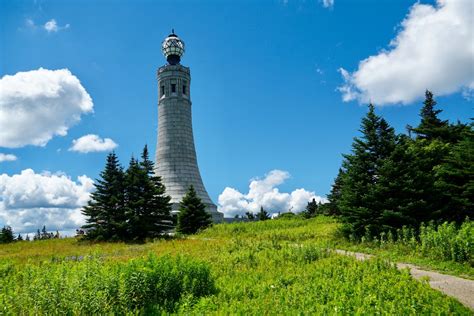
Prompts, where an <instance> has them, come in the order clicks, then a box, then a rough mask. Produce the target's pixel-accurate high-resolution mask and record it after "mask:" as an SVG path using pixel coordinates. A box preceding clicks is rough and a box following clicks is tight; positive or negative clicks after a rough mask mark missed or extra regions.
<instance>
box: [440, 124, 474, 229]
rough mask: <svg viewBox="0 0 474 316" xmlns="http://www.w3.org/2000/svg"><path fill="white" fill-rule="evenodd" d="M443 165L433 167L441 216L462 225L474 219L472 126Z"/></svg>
mask: <svg viewBox="0 0 474 316" xmlns="http://www.w3.org/2000/svg"><path fill="white" fill-rule="evenodd" d="M462 136H463V139H462V140H461V141H460V142H459V143H457V144H456V145H454V146H453V147H452V149H451V151H450V153H449V154H448V155H447V157H446V158H445V159H444V161H443V163H442V164H440V165H439V166H437V167H436V168H435V173H436V181H435V187H436V188H437V189H438V192H440V194H442V197H443V199H442V203H440V206H441V210H440V213H441V214H440V217H441V218H443V219H444V220H448V221H457V222H461V221H463V220H464V219H465V218H466V217H469V218H471V219H472V218H473V217H474V131H473V124H471V126H470V127H469V128H468V129H466V130H465V131H464V133H462Z"/></svg>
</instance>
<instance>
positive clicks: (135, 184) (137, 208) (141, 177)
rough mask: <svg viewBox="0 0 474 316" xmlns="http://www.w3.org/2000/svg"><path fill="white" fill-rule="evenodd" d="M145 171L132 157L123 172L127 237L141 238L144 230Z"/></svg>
mask: <svg viewBox="0 0 474 316" xmlns="http://www.w3.org/2000/svg"><path fill="white" fill-rule="evenodd" d="M144 181H145V173H144V172H143V170H142V169H141V168H140V164H139V162H138V161H137V160H136V159H135V158H134V157H132V158H131V159H130V162H129V165H128V168H127V171H126V172H125V216H126V218H127V238H128V239H134V240H143V239H145V238H146V230H145V229H144V227H142V216H143V209H144V205H145V203H146V202H145V199H144V196H143V193H142V192H143V183H144Z"/></svg>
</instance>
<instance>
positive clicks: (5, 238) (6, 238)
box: [0, 226, 15, 244]
mask: <svg viewBox="0 0 474 316" xmlns="http://www.w3.org/2000/svg"><path fill="white" fill-rule="evenodd" d="M14 240H15V237H13V230H12V228H11V227H10V226H4V227H3V228H2V230H1V231H0V244H8V243H11V242H13V241H14Z"/></svg>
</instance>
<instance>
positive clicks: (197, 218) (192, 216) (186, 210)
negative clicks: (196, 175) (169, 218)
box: [176, 185, 212, 234]
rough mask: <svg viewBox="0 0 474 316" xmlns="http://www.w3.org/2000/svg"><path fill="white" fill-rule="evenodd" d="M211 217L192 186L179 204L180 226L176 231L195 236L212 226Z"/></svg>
mask: <svg viewBox="0 0 474 316" xmlns="http://www.w3.org/2000/svg"><path fill="white" fill-rule="evenodd" d="M211 223H212V221H211V215H209V213H208V212H207V211H206V205H204V204H203V203H202V201H201V199H200V198H199V197H198V196H197V194H196V190H194V187H193V186H192V185H191V186H190V187H189V189H188V192H186V195H185V196H183V200H182V201H181V203H180V204H179V214H178V226H177V227H176V231H177V232H180V233H183V234H195V233H196V232H198V231H199V230H201V229H204V228H206V227H208V226H209V225H211Z"/></svg>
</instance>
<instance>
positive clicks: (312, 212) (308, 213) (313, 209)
mask: <svg viewBox="0 0 474 316" xmlns="http://www.w3.org/2000/svg"><path fill="white" fill-rule="evenodd" d="M318 213H319V204H318V202H316V199H313V200H312V201H310V202H308V204H307V205H306V208H305V210H304V211H303V217H304V218H311V217H314V216H316V215H317V214H318Z"/></svg>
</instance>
